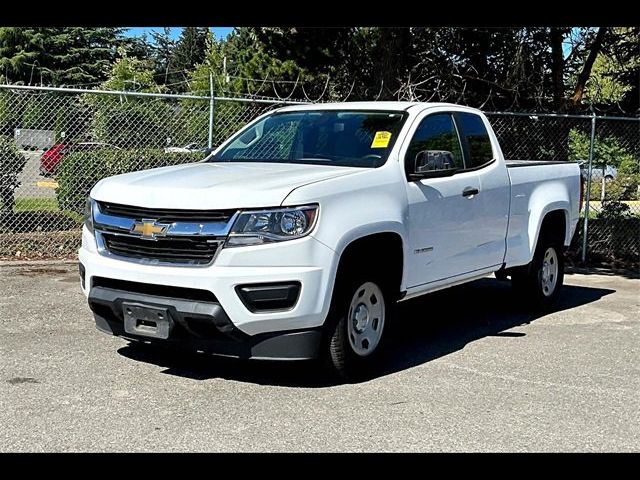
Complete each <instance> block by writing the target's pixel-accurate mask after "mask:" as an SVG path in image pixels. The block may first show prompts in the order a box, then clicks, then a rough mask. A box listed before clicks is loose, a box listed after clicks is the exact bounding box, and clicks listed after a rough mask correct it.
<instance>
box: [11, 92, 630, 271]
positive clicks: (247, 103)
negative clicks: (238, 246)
mask: <svg viewBox="0 0 640 480" xmlns="http://www.w3.org/2000/svg"><path fill="white" fill-rule="evenodd" d="M284 103H285V102H282V101H281V100H266V99H261V100H248V99H239V98H238V99H235V98H219V97H214V98H211V97H208V96H196V95H164V94H148V93H147V94H144V93H133V92H106V91H97V90H89V91H88V90H80V89H61V88H42V87H24V86H20V87H18V86H7V85H0V258H10V259H20V258H22V259H38V258H65V257H72V256H74V255H75V254H76V251H77V248H78V247H79V244H80V229H81V225H82V209H83V206H84V200H85V198H86V196H87V194H88V192H89V190H90V189H91V188H92V186H93V185H94V184H95V182H97V181H98V180H99V179H101V178H104V177H106V176H110V175H114V174H119V173H125V172H128V171H134V170H140V169H144V168H152V167H158V166H164V165H174V164H179V163H186V162H193V161H197V160H200V159H202V158H204V156H205V155H206V149H207V148H208V147H215V146H217V145H219V144H220V143H221V142H222V141H223V140H225V139H226V138H228V137H229V136H230V135H231V134H232V133H234V132H235V131H236V130H237V129H239V128H240V127H241V126H243V125H245V124H246V123H247V122H249V121H250V120H252V119H254V118H255V117H257V116H258V115H260V114H262V113H264V112H266V111H268V110H271V109H273V108H276V107H278V106H281V105H283V104H284ZM488 116H489V119H490V121H491V122H492V124H493V127H494V129H495V131H496V134H497V136H498V138H499V140H500V143H501V146H502V149H503V153H504V155H505V157H506V158H510V159H514V160H523V159H524V160H526V159H531V160H577V161H579V162H581V165H582V167H583V168H582V171H583V178H584V179H585V181H586V180H587V177H588V172H589V158H590V151H591V148H590V147H591V134H592V133H593V134H594V135H593V137H594V142H593V147H594V148H593V152H592V153H593V154H592V162H591V164H592V168H591V172H592V173H591V188H590V192H589V193H590V203H589V213H588V222H587V229H588V231H587V232H586V235H587V236H586V239H587V242H586V247H587V251H586V252H585V253H587V254H588V259H589V260H590V261H596V262H603V261H605V262H625V263H626V264H629V263H631V264H633V265H637V264H638V261H639V258H640V194H639V191H638V184H639V179H640V166H639V161H640V142H639V138H640V119H637V118H615V117H590V116H571V115H564V116H563V115H550V114H520V113H504V112H503V113H498V112H492V113H488ZM594 119H595V120H594ZM594 122H595V123H594ZM594 126H595V129H594V128H593V127H594ZM592 130H593V132H592ZM125 201H126V199H123V202H125ZM582 215H583V219H582V220H581V223H580V225H579V230H578V233H577V234H576V235H575V237H574V242H573V244H572V247H571V251H570V259H574V260H575V261H576V262H578V261H579V260H580V259H581V257H582V256H583V238H585V237H584V236H583V235H584V234H585V229H584V225H583V222H584V215H585V211H584V210H583V213H582Z"/></svg>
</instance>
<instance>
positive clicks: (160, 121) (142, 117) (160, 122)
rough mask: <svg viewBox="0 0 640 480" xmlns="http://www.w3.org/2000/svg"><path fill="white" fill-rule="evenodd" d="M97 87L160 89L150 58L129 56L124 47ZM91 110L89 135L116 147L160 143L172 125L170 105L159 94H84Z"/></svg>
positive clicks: (168, 135) (158, 144) (159, 144)
mask: <svg viewBox="0 0 640 480" xmlns="http://www.w3.org/2000/svg"><path fill="white" fill-rule="evenodd" d="M119 55H120V57H119V58H118V59H117V60H116V62H115V63H114V64H113V66H112V68H111V74H110V77H109V79H108V80H106V81H105V82H104V83H103V84H102V85H101V88H102V89H105V90H118V91H131V92H141V93H151V92H155V93H157V92H161V91H163V90H164V87H161V86H159V85H157V84H156V83H155V81H154V73H153V69H152V68H153V67H152V65H151V62H150V61H148V60H140V59H137V58H132V57H129V56H128V55H127V53H126V51H125V49H124V48H121V49H120V50H119ZM84 97H85V98H84V100H85V102H86V103H87V104H88V105H90V106H91V107H92V108H93V110H94V116H93V121H92V131H93V136H94V137H95V138H96V139H97V140H100V141H104V142H107V143H110V144H114V145H116V146H119V147H123V148H128V147H156V148H157V147H161V146H164V145H165V144H166V142H167V138H169V137H171V136H172V130H173V128H174V127H175V126H176V125H175V122H174V115H173V111H172V105H171V104H170V103H168V102H167V101H166V100H164V99H161V98H146V97H145V98H142V97H136V96H129V95H121V96H117V95H101V94H85V95H84Z"/></svg>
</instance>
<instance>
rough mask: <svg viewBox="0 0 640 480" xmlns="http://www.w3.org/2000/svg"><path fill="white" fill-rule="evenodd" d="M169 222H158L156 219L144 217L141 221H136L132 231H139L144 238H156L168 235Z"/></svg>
mask: <svg viewBox="0 0 640 480" xmlns="http://www.w3.org/2000/svg"><path fill="white" fill-rule="evenodd" d="M168 228H169V224H167V223H158V222H156V221H155V220H146V219H143V220H142V221H141V222H136V223H135V224H134V225H133V228H132V229H131V232H132V233H138V234H140V235H142V237H143V238H155V237H162V236H164V235H166V233H167V229H168Z"/></svg>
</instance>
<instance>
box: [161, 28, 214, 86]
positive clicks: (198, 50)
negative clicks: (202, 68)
mask: <svg viewBox="0 0 640 480" xmlns="http://www.w3.org/2000/svg"><path fill="white" fill-rule="evenodd" d="M209 35H210V31H209V28H207V27H185V28H184V29H183V30H182V33H180V38H178V41H177V42H176V44H175V48H174V49H173V53H172V55H171V60H170V69H171V71H172V72H173V74H172V75H170V76H169V79H170V80H171V81H170V82H169V84H173V85H172V87H171V89H172V90H175V91H186V90H188V85H187V84H186V80H187V77H188V72H189V71H191V70H193V67H195V66H196V65H198V64H201V63H202V62H203V61H204V60H205V57H206V54H207V39H208V38H209ZM182 82H185V83H182Z"/></svg>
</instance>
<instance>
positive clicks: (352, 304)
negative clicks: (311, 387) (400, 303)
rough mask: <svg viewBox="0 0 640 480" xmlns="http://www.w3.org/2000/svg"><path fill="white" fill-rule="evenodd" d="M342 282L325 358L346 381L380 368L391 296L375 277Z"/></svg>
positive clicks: (330, 319)
mask: <svg viewBox="0 0 640 480" xmlns="http://www.w3.org/2000/svg"><path fill="white" fill-rule="evenodd" d="M340 283H341V284H342V285H336V292H335V294H334V297H335V298H334V302H333V305H332V308H331V311H330V312H329V316H328V318H327V342H326V345H325V352H324V353H325V360H326V361H327V363H328V365H329V367H330V369H331V370H332V371H333V373H335V374H337V375H338V376H339V377H340V378H342V379H343V380H348V381H352V380H362V379H366V378H369V377H371V376H372V375H373V374H375V372H376V370H377V367H378V362H379V358H380V352H381V351H382V349H383V341H384V331H385V325H386V323H388V320H389V310H390V309H389V304H390V298H389V295H388V294H386V292H385V290H386V289H385V288H384V286H383V284H382V282H380V281H379V280H377V279H375V278H371V277H369V278H366V277H365V278H359V279H357V278H352V279H348V280H347V281H346V282H340Z"/></svg>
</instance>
